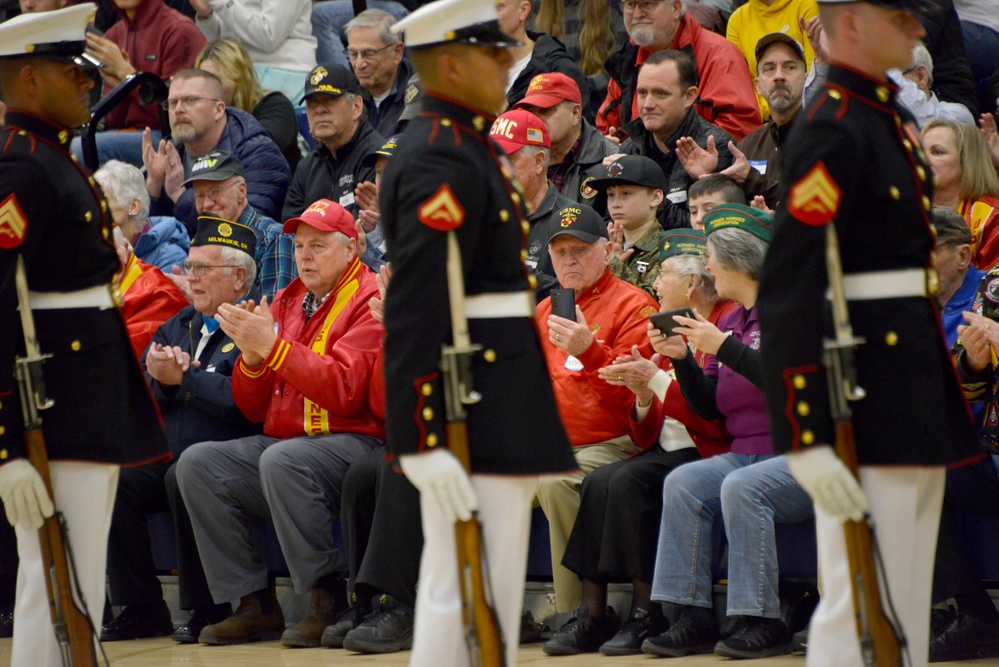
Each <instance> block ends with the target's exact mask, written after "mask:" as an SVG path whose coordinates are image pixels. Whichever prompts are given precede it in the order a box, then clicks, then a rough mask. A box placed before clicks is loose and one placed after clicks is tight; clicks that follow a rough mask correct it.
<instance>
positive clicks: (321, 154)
mask: <svg viewBox="0 0 999 667" xmlns="http://www.w3.org/2000/svg"><path fill="white" fill-rule="evenodd" d="M361 90H362V88H361V86H360V84H359V83H358V81H357V77H355V76H354V75H353V74H352V73H351V72H350V70H348V69H347V68H346V67H342V66H340V65H319V66H317V67H316V68H315V69H313V70H312V71H311V72H309V76H308V78H307V79H306V81H305V96H304V97H302V99H301V102H304V103H305V113H306V115H307V116H308V118H309V133H310V134H312V137H313V138H314V139H315V140H316V147H315V148H314V149H313V150H312V152H310V153H309V154H308V155H306V156H305V157H304V158H302V161H301V162H299V163H298V167H297V168H296V169H295V177H294V178H293V179H292V182H291V187H290V188H288V196H287V198H286V199H285V202H284V210H283V211H282V213H281V219H282V220H288V219H289V218H294V217H296V216H298V215H301V213H302V211H304V210H305V209H306V207H307V206H309V205H310V204H312V202H314V201H317V200H319V199H329V200H331V201H335V202H337V203H338V204H340V206H343V207H344V208H345V209H347V212H348V213H350V214H351V215H352V216H353V217H354V218H355V219H356V218H357V215H358V206H357V202H356V201H355V199H354V188H356V187H357V184H358V183H361V182H363V181H371V182H374V180H375V170H374V167H372V166H371V165H369V164H367V163H365V161H364V157H365V156H366V155H368V154H369V153H373V152H374V151H376V150H378V149H379V148H381V147H382V145H383V144H384V143H385V139H384V137H382V135H381V134H379V133H378V132H377V131H376V130H375V129H374V128H373V127H371V123H369V122H368V119H367V114H366V113H365V111H364V100H363V98H362V97H361Z"/></svg>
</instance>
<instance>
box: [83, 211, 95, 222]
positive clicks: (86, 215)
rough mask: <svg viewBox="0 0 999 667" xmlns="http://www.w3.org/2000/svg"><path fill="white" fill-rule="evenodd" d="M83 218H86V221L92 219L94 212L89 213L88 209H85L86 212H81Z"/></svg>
mask: <svg viewBox="0 0 999 667" xmlns="http://www.w3.org/2000/svg"><path fill="white" fill-rule="evenodd" d="M83 219H84V220H86V221H87V222H90V221H91V220H93V219H94V214H93V213H91V212H90V211H87V212H86V213H84V214H83Z"/></svg>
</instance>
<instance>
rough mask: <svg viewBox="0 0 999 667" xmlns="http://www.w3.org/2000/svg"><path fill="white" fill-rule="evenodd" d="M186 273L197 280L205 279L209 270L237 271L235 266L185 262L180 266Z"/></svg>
mask: <svg viewBox="0 0 999 667" xmlns="http://www.w3.org/2000/svg"><path fill="white" fill-rule="evenodd" d="M180 268H181V269H183V271H184V273H190V274H191V275H193V276H194V277H195V278H204V277H205V274H206V273H208V269H236V268H239V267H238V266H237V265H235V264H205V263H203V262H184V263H183V264H181V265H180Z"/></svg>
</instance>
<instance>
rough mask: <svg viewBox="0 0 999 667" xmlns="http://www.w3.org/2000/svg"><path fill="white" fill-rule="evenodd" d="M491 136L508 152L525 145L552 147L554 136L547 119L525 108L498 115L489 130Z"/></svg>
mask: <svg viewBox="0 0 999 667" xmlns="http://www.w3.org/2000/svg"><path fill="white" fill-rule="evenodd" d="M489 136H490V137H492V139H493V141H495V142H496V143H497V144H499V145H500V148H502V149H503V150H504V151H506V153H507V154H510V153H513V152H514V151H516V150H517V149H520V148H523V147H524V146H541V147H543V148H551V147H552V138H551V135H549V134H548V126H547V125H545V121H543V120H541V119H540V118H538V117H537V116H535V115H534V114H533V113H531V112H530V111H524V110H523V109H514V110H513V111H507V112H506V113H505V114H503V115H502V116H500V117H498V118H497V119H496V120H495V121H494V122H493V127H492V129H491V130H489Z"/></svg>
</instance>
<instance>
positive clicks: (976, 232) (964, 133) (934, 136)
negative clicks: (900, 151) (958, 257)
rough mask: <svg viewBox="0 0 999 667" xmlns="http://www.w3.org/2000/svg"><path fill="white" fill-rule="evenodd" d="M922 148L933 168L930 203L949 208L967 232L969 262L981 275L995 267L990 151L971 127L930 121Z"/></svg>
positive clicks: (998, 215)
mask: <svg viewBox="0 0 999 667" xmlns="http://www.w3.org/2000/svg"><path fill="white" fill-rule="evenodd" d="M923 146H924V147H925V149H926V152H927V154H928V155H929V158H930V164H931V165H932V166H933V175H934V176H935V177H936V189H935V190H934V192H933V203H934V204H936V205H937V206H949V207H951V208H953V209H956V210H957V212H958V213H960V214H961V215H962V216H964V219H965V220H967V222H968V226H969V227H971V235H972V241H971V248H972V251H973V253H974V254H973V256H972V261H973V262H974V264H975V266H977V267H978V268H979V269H982V270H983V271H988V270H989V269H990V268H992V267H993V266H995V265H996V264H997V263H999V176H997V175H996V170H995V167H993V165H992V159H991V157H990V156H989V146H988V144H987V143H986V142H985V138H984V137H982V133H981V132H979V130H978V128H976V127H975V126H974V125H968V124H967V123H958V122H955V121H952V120H934V121H930V122H929V123H927V124H926V126H925V127H924V128H923Z"/></svg>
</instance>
